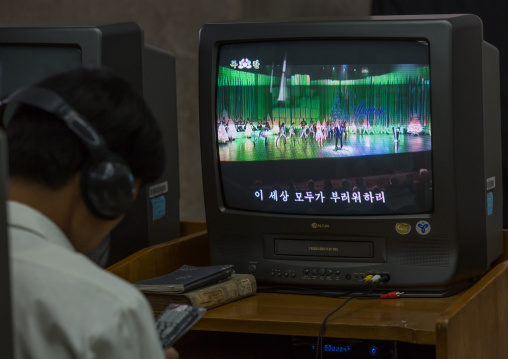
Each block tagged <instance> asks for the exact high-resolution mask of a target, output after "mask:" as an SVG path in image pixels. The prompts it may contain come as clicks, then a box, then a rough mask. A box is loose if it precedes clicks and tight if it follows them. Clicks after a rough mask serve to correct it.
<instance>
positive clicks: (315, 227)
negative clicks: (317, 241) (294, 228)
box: [311, 222, 330, 229]
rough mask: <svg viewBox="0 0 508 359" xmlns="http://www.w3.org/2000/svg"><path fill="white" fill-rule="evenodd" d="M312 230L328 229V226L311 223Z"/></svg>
mask: <svg viewBox="0 0 508 359" xmlns="http://www.w3.org/2000/svg"><path fill="white" fill-rule="evenodd" d="M311 226H312V228H314V229H321V228H330V225H329V224H321V223H316V222H314V223H312V225H311Z"/></svg>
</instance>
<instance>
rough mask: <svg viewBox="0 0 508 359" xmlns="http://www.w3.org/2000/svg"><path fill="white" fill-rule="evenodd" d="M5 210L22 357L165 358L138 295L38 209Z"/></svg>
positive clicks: (17, 205)
mask: <svg viewBox="0 0 508 359" xmlns="http://www.w3.org/2000/svg"><path fill="white" fill-rule="evenodd" d="M7 210H8V223H9V235H10V239H9V246H10V259H11V287H12V294H11V295H12V305H13V322H14V347H15V354H16V358H17V359H20V358H42V359H45V358H48V359H59V358H86V359H89V358H90V359H91V358H97V359H99V358H104V359H116V358H118V359H128V358H136V359H151V358H158V359H160V358H163V357H164V356H163V352H162V349H161V344H160V342H159V340H158V338H157V334H156V332H155V324H154V319H153V314H152V311H151V309H150V306H149V305H148V302H147V301H146V299H145V298H144V297H143V295H142V294H141V293H140V292H139V291H137V290H136V289H135V288H134V287H133V286H132V285H131V284H129V283H127V282H125V281H123V280H122V279H120V278H118V277H116V276H114V275H113V274H111V273H109V272H106V271H104V270H103V269H101V268H100V267H98V266H97V265H95V264H94V263H93V262H92V261H90V260H89V259H88V258H86V257H85V256H84V255H81V254H79V253H77V252H76V251H75V250H74V248H73V246H72V245H71V243H70V242H69V240H68V239H67V238H66V236H65V235H64V234H63V233H62V231H61V230H60V229H59V228H58V227H57V226H56V225H55V224H54V223H53V222H52V221H51V220H50V219H48V218H47V217H45V216H44V215H42V214H41V213H39V212H37V211H35V210H34V209H33V208H31V207H28V206H26V205H23V204H20V203H17V202H12V201H9V202H8V207H7Z"/></svg>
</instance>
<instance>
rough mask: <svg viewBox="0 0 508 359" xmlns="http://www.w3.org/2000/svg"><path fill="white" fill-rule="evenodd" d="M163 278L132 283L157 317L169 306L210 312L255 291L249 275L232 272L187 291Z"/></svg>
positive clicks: (255, 285) (189, 288)
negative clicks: (177, 288)
mask: <svg viewBox="0 0 508 359" xmlns="http://www.w3.org/2000/svg"><path fill="white" fill-rule="evenodd" d="M202 268H205V267H202ZM170 274H171V273H170ZM162 277H164V276H161V277H158V280H157V281H152V280H147V281H140V282H137V283H135V286H136V287H137V288H138V289H139V290H140V291H141V292H142V293H143V294H144V295H145V297H146V298H147V299H148V301H149V302H150V304H151V306H152V309H153V311H154V314H155V315H159V314H160V313H161V312H162V311H163V310H164V309H165V308H166V307H167V306H168V304H169V303H178V304H189V305H192V306H196V307H202V308H206V309H211V308H215V307H218V306H220V305H223V304H226V303H230V302H233V301H235V300H239V299H241V298H245V297H250V296H252V295H255V294H256V291H257V283H256V279H255V277H254V276H253V275H251V274H239V273H234V272H231V273H230V274H229V276H228V277H227V278H225V279H216V280H215V281H213V282H212V283H210V282H206V283H205V282H201V285H191V286H187V289H186V290H175V286H174V285H168V284H169V283H170V282H165V283H164V282H162V281H161V278H162ZM169 277H171V276H167V277H166V279H168V278H169ZM155 282H158V283H155Z"/></svg>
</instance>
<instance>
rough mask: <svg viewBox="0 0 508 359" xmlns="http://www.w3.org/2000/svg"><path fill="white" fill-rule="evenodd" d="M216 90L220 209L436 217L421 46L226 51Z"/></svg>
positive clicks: (289, 44) (425, 59)
mask: <svg viewBox="0 0 508 359" xmlns="http://www.w3.org/2000/svg"><path fill="white" fill-rule="evenodd" d="M216 81H217V83H216V96H217V98H216V112H217V113H216V116H217V117H216V131H217V132H216V140H217V156H218V159H219V163H220V179H221V184H222V190H223V200H224V206H225V207H226V208H230V209H239V210H248V211H258V212H264V213H281V214H313V215H379V214H410V213H427V212H430V211H431V210H432V204H433V203H432V151H431V142H432V141H431V133H432V132H431V108H430V66H429V46H428V44H427V43H426V42H424V41H386V40H385V41H369V40H322V41H316V40H313V41H310V40H298V41H273V42H249V43H237V44H225V45H222V46H220V48H219V59H218V68H217V78H216Z"/></svg>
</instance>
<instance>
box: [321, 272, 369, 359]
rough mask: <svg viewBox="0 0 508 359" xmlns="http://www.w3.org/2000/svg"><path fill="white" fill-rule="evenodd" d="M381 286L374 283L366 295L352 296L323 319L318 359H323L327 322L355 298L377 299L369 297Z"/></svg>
mask: <svg viewBox="0 0 508 359" xmlns="http://www.w3.org/2000/svg"><path fill="white" fill-rule="evenodd" d="M378 285H379V282H377V283H374V285H373V286H372V287H370V288H369V290H368V291H366V292H365V294H362V293H359V294H358V295H351V296H350V297H349V298H348V299H346V300H345V301H344V303H342V304H341V305H339V306H338V307H337V308H335V309H334V310H333V311H331V312H330V313H329V314H328V315H327V316H326V317H325V319H323V322H322V323H321V327H320V328H319V334H318V338H317V343H316V359H322V358H323V336H324V333H325V328H326V322H327V321H328V319H329V318H330V317H331V316H332V315H333V314H335V313H336V312H337V311H338V310H340V309H341V308H342V307H344V306H345V305H346V304H347V303H348V302H349V301H350V300H351V299H355V298H365V299H375V298H377V297H369V294H370V293H372V291H374V290H375V289H376V288H377V287H378Z"/></svg>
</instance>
